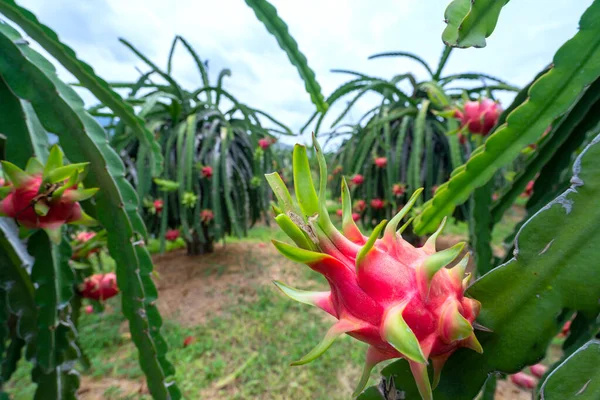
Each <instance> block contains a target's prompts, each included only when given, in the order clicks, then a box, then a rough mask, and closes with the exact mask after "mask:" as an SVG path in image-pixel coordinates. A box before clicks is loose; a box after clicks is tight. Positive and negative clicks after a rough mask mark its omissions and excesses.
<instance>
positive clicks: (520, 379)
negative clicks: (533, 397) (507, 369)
mask: <svg viewBox="0 0 600 400" xmlns="http://www.w3.org/2000/svg"><path fill="white" fill-rule="evenodd" d="M510 381H511V382H512V383H514V384H515V385H517V386H519V387H521V388H523V389H535V387H536V386H537V379H535V378H534V377H533V376H531V375H527V374H526V373H525V372H517V373H516V374H513V375H510Z"/></svg>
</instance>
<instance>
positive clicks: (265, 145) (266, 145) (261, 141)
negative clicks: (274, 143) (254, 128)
mask: <svg viewBox="0 0 600 400" xmlns="http://www.w3.org/2000/svg"><path fill="white" fill-rule="evenodd" d="M258 145H259V146H260V148H261V149H263V150H266V149H268V148H269V147H270V146H271V141H270V140H269V139H259V140H258Z"/></svg>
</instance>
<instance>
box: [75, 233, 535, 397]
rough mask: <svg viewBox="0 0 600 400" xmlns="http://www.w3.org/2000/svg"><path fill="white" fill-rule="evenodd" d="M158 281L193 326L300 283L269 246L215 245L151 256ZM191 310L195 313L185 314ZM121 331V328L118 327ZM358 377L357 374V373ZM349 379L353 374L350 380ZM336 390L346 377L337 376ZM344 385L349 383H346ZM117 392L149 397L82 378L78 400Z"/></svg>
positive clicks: (518, 393)
mask: <svg viewBox="0 0 600 400" xmlns="http://www.w3.org/2000/svg"><path fill="white" fill-rule="evenodd" d="M461 239H463V238H460V237H445V238H443V239H440V240H438V246H437V247H438V250H441V249H445V248H448V247H450V246H452V245H453V244H455V243H456V242H458V241H459V240H461ZM154 262H155V266H156V271H157V272H158V278H157V279H155V281H156V284H157V287H158V290H159V302H158V304H159V309H160V311H161V314H162V315H163V317H164V318H165V319H173V320H176V321H177V322H179V323H181V324H183V325H186V326H193V325H198V324H202V323H205V322H206V321H207V318H208V317H209V316H215V315H218V314H219V313H221V312H223V310H225V309H227V308H229V307H230V306H231V305H232V304H234V303H233V301H235V299H236V297H234V296H232V295H231V293H232V292H235V293H237V294H238V297H237V299H239V294H240V293H241V294H242V296H243V298H245V299H247V300H248V301H252V299H253V298H254V297H255V296H256V288H257V287H260V286H262V285H270V284H271V281H272V280H284V281H285V282H286V283H289V284H290V285H291V286H296V285H295V284H296V283H297V282H295V281H296V280H298V279H299V276H298V275H297V274H294V273H293V272H290V271H295V270H297V269H295V268H294V267H293V266H292V265H294V263H292V262H291V261H288V260H287V259H285V258H284V257H282V256H280V255H279V253H277V251H276V250H275V249H274V248H273V246H272V245H271V244H270V243H268V244H267V243H233V244H227V245H225V246H223V245H217V246H216V248H215V252H214V253H213V254H210V255H205V256H202V257H188V256H187V255H186V254H185V250H177V251H173V252H170V253H168V254H164V255H157V256H154ZM190 310H194V312H189V311H190ZM123 328H124V330H126V327H123ZM357 371H358V369H357ZM352 375H354V374H352ZM339 381H340V383H341V384H344V383H347V382H346V381H348V376H340V377H339ZM348 384H349V383H348ZM111 387H118V388H119V389H120V390H119V392H120V395H124V396H129V397H127V398H136V397H137V396H139V395H141V394H148V389H147V387H146V385H145V382H143V381H134V380H128V379H116V378H105V379H102V380H94V379H90V378H88V377H85V376H83V377H82V381H81V389H80V391H79V395H80V398H81V399H83V400H100V399H106V394H105V393H106V390H107V389H109V388H111ZM204 394H205V395H207V396H208V397H204V398H206V399H209V400H218V399H223V398H224V397H223V396H224V395H225V396H226V392H223V391H221V392H217V391H215V393H214V396H210V395H208V393H204ZM496 399H497V400H529V399H531V393H530V392H526V391H522V390H520V389H519V388H518V387H516V386H515V385H513V384H512V383H511V382H509V381H499V382H498V388H497V392H496Z"/></svg>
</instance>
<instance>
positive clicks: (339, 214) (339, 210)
mask: <svg viewBox="0 0 600 400" xmlns="http://www.w3.org/2000/svg"><path fill="white" fill-rule="evenodd" d="M335 213H336V214H337V215H338V216H339V217H341V216H342V214H343V212H342V209H341V208H340V209H338V210H335Z"/></svg>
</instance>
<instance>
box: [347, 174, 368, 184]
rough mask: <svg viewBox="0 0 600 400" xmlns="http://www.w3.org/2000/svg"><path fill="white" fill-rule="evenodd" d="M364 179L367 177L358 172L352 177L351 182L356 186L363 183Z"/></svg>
mask: <svg viewBox="0 0 600 400" xmlns="http://www.w3.org/2000/svg"><path fill="white" fill-rule="evenodd" d="M364 181H365V177H364V176H362V175H361V174H356V175H354V176H353V177H352V179H350V182H352V183H354V184H355V185H356V186H358V185H362V183H363V182H364Z"/></svg>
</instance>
